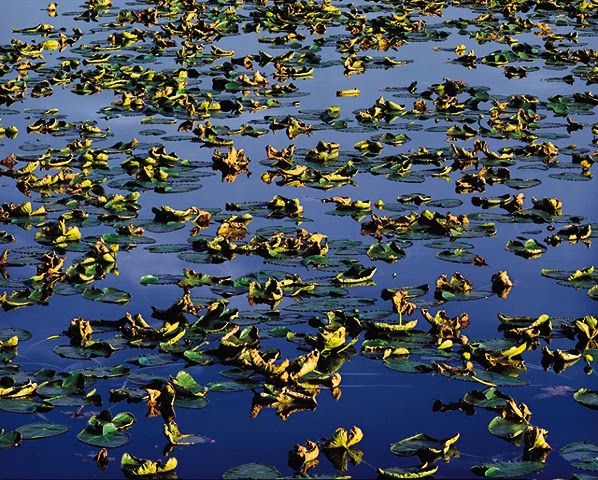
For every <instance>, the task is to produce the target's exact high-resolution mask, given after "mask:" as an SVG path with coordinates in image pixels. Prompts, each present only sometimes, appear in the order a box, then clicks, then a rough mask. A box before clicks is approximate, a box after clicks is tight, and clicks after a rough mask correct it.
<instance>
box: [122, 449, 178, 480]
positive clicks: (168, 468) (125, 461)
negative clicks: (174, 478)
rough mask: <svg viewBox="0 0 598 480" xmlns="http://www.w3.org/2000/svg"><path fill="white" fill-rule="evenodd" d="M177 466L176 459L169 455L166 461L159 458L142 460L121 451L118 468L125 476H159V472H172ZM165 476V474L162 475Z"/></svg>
mask: <svg viewBox="0 0 598 480" xmlns="http://www.w3.org/2000/svg"><path fill="white" fill-rule="evenodd" d="M176 467H177V459H176V458H174V457H170V458H169V459H168V460H166V462H162V461H161V460H157V461H153V460H144V459H141V458H137V457H134V456H133V455H130V454H128V453H126V452H125V453H123V456H122V457H121V459H120V468H121V470H122V471H123V473H124V474H125V476H127V477H133V478H134V477H148V476H153V477H155V478H161V474H163V473H167V472H172V471H173V470H174V469H175V468H176ZM164 478H166V476H165V477H164Z"/></svg>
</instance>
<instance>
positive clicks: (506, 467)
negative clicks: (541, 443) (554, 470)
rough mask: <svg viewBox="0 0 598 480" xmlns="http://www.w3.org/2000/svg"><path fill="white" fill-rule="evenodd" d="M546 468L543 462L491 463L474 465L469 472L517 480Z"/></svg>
mask: <svg viewBox="0 0 598 480" xmlns="http://www.w3.org/2000/svg"><path fill="white" fill-rule="evenodd" d="M544 467H546V464H545V463H543V462H525V461H522V462H492V463H484V464H480V465H475V466H473V467H471V471H472V472H473V473H475V474H476V475H479V476H482V477H489V478H517V477H523V476H524V475H531V474H534V473H538V472H539V471H541V470H543V469H544Z"/></svg>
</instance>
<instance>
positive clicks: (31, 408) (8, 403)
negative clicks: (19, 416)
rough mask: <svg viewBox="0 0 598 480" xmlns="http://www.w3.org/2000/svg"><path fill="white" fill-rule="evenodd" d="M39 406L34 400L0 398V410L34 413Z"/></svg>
mask: <svg viewBox="0 0 598 480" xmlns="http://www.w3.org/2000/svg"><path fill="white" fill-rule="evenodd" d="M40 406H41V404H40V403H37V402H36V401H34V400H28V399H20V398H0V410H4V411H5V412H12V413H35V412H36V411H37V409H38V408H39V407H40Z"/></svg>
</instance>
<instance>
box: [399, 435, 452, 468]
mask: <svg viewBox="0 0 598 480" xmlns="http://www.w3.org/2000/svg"><path fill="white" fill-rule="evenodd" d="M458 439H459V434H456V435H455V436H453V437H450V438H446V439H444V440H437V439H436V438H434V437H431V436H430V435H427V434H425V433H418V434H417V435H414V436H412V437H409V438H405V439H404V440H401V441H400V442H397V443H395V444H393V445H392V446H391V447H390V451H391V452H392V453H394V454H395V455H397V456H399V457H410V456H414V455H417V456H418V457H419V459H420V461H421V462H422V463H426V462H432V461H435V460H436V459H438V458H442V457H443V456H447V457H450V456H454V455H455V452H456V449H455V447H454V444H455V442H456V441H457V440H458Z"/></svg>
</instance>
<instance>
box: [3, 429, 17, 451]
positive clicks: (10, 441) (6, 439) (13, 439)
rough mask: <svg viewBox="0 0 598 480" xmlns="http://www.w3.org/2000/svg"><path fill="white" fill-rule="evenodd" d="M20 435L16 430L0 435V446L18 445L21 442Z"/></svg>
mask: <svg viewBox="0 0 598 480" xmlns="http://www.w3.org/2000/svg"><path fill="white" fill-rule="evenodd" d="M22 440H23V439H22V437H21V434H20V433H19V432H17V431H16V430H15V431H13V432H8V433H3V434H1V435H0V448H10V447H18V446H19V445H20V444H21V442H22Z"/></svg>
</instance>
